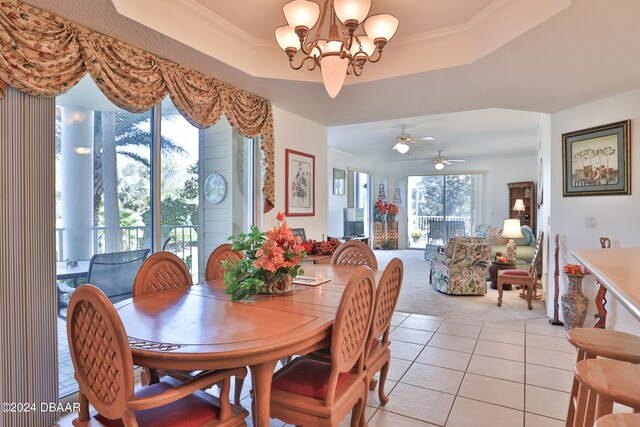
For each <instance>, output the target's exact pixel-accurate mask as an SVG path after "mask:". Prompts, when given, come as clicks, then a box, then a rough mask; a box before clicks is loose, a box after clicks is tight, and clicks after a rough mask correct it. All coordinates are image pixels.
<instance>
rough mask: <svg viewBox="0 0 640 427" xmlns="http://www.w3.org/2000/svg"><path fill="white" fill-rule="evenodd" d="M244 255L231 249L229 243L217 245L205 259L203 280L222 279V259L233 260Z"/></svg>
mask: <svg viewBox="0 0 640 427" xmlns="http://www.w3.org/2000/svg"><path fill="white" fill-rule="evenodd" d="M243 257H244V254H243V253H242V252H239V251H234V250H232V249H231V244H230V243H223V244H221V245H220V246H218V247H217V248H216V249H215V250H214V251H213V252H211V255H209V259H208V260H207V267H206V270H205V274H204V277H205V280H215V279H222V278H223V277H224V268H223V267H222V261H230V262H235V261H238V260H240V259H242V258H243Z"/></svg>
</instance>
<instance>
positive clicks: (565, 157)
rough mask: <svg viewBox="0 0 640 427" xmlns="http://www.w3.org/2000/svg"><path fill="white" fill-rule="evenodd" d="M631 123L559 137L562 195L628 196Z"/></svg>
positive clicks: (585, 130) (623, 122) (596, 128)
mask: <svg viewBox="0 0 640 427" xmlns="http://www.w3.org/2000/svg"><path fill="white" fill-rule="evenodd" d="M630 128H631V121H630V120H625V121H622V122H616V123H611V124H608V125H602V126H597V127H593V128H589V129H583V130H578V131H574V132H569V133H565V134H563V135H562V176H563V182H564V188H563V193H562V195H563V196H564V197H569V196H603V195H614V194H631V148H630V138H629V132H630Z"/></svg>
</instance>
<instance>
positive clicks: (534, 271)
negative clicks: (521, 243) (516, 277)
mask: <svg viewBox="0 0 640 427" xmlns="http://www.w3.org/2000/svg"><path fill="white" fill-rule="evenodd" d="M543 238H544V231H541V232H540V235H539V236H538V240H536V247H535V249H534V250H533V256H532V257H531V266H530V267H529V276H531V277H537V275H538V270H537V268H536V266H537V264H538V257H539V256H540V252H541V251H542V240H543Z"/></svg>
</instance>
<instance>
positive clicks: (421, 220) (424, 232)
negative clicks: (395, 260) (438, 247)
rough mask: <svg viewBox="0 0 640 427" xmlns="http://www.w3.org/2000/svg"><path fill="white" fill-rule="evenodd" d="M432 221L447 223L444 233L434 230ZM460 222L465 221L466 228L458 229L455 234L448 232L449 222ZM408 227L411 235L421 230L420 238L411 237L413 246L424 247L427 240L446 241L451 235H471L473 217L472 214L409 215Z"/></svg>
mask: <svg viewBox="0 0 640 427" xmlns="http://www.w3.org/2000/svg"><path fill="white" fill-rule="evenodd" d="M430 221H431V224H436V222H434V221H442V222H443V224H444V225H445V227H444V234H443V233H442V230H432V229H431V227H430V224H429V222H430ZM460 222H462V223H464V230H458V231H457V232H456V233H455V234H453V233H451V232H449V234H447V228H448V227H446V225H447V224H454V223H458V224H459V223H460ZM407 228H408V230H409V236H411V233H412V232H414V231H419V232H420V233H421V234H420V238H418V239H414V238H411V239H410V244H411V246H414V247H415V246H420V247H423V248H424V245H425V244H426V243H427V242H429V240H432V241H433V240H434V239H437V240H439V241H442V242H443V243H444V242H446V241H447V240H448V238H449V237H454V235H464V236H469V235H471V232H472V218H471V217H470V216H447V217H446V218H445V217H444V216H442V215H420V216H418V215H416V216H409V224H408V227H407ZM449 229H450V227H449ZM436 236H437V237H436Z"/></svg>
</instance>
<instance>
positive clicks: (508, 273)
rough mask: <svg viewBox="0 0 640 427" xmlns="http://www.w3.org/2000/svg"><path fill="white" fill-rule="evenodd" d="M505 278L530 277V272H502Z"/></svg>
mask: <svg viewBox="0 0 640 427" xmlns="http://www.w3.org/2000/svg"><path fill="white" fill-rule="evenodd" d="M502 275H503V276H529V272H528V271H524V270H502Z"/></svg>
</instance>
